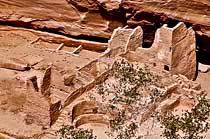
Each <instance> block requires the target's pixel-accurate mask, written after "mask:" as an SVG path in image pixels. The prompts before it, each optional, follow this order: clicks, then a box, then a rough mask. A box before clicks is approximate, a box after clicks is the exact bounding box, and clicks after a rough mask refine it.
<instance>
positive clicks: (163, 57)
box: [0, 22, 203, 138]
mask: <svg viewBox="0 0 210 139" xmlns="http://www.w3.org/2000/svg"><path fill="white" fill-rule="evenodd" d="M0 30H4V29H3V28H1V29H0ZM10 30H11V31H12V32H13V33H16V34H18V33H19V32H18V29H16V28H14V27H11V28H10ZM24 33H25V35H28V34H30V36H31V38H32V40H31V41H29V42H30V43H29V44H30V45H27V46H24V47H23V46H21V47H22V51H21V52H16V51H14V53H12V54H14V55H15V54H17V53H19V55H18V56H17V57H20V59H17V58H16V59H14V58H12V57H11V58H8V55H6V56H5V57H4V59H1V61H0V68H1V69H2V71H1V73H0V75H4V74H6V73H7V72H8V73H7V74H8V75H6V76H2V77H1V78H0V100H1V105H0V108H1V112H0V113H1V114H3V115H1V116H0V119H2V118H3V119H4V120H1V121H0V133H3V134H4V135H1V134H0V137H1V136H7V135H8V136H11V137H14V138H16V137H18V138H21V137H32V138H38V137H40V138H56V137H55V131H56V130H57V129H59V128H60V127H61V126H62V125H63V124H65V123H69V122H71V123H73V124H75V126H76V127H80V126H83V125H85V124H88V123H98V124H103V125H105V127H106V126H107V125H108V119H109V116H110V115H108V114H107V113H106V112H105V111H104V110H103V107H102V105H101V103H99V102H97V101H90V100H88V99H87V98H86V96H87V94H88V92H90V91H92V90H93V89H94V88H95V86H96V84H98V83H102V82H104V81H105V80H107V78H109V77H108V76H109V72H110V69H109V67H110V65H112V64H113V63H114V61H115V60H116V59H126V60H128V61H131V62H138V63H145V64H148V65H149V67H150V68H151V69H153V70H154V71H158V72H159V73H160V74H162V72H163V73H164V74H166V75H167V76H168V77H166V78H167V79H165V85H166V89H165V91H166V92H168V93H170V94H173V95H171V97H169V98H168V99H165V100H162V101H161V102H159V103H158V104H156V105H155V106H151V109H148V110H147V111H145V112H143V113H142V114H141V117H143V118H142V121H147V118H148V119H149V117H150V116H149V115H150V113H151V111H165V110H167V109H175V108H176V107H177V106H178V105H185V103H187V104H188V105H193V103H192V102H191V99H193V98H195V97H196V95H197V94H201V93H203V90H202V89H201V85H200V84H199V83H196V82H194V81H192V80H194V79H195V78H196V74H197V63H196V39H195V32H194V31H193V29H192V28H187V27H186V25H185V24H184V23H183V22H180V23H178V24H177V25H175V26H174V27H168V26H167V25H163V26H162V27H161V28H159V29H158V30H157V31H156V33H155V39H154V42H153V44H152V46H151V47H150V48H143V47H142V43H143V30H142V28H141V27H140V26H138V27H136V28H134V29H131V28H128V27H124V28H122V27H119V28H117V29H115V30H114V32H113V34H112V36H111V38H110V40H109V42H108V43H107V44H106V43H96V42H89V41H77V40H74V39H69V38H67V37H61V36H59V35H50V34H48V33H41V32H39V31H32V30H29V29H27V30H24ZM23 35H24V34H23ZM8 36H9V35H8ZM37 36H38V37H37ZM34 38H36V39H34ZM26 42H28V40H26ZM47 43H53V45H54V46H55V47H54V49H52V48H50V49H49V48H42V47H43V46H45V45H46V46H47ZM57 44H60V45H59V46H57ZM70 45H74V46H77V48H75V49H72V50H71V52H70V51H68V50H63V49H64V48H65V47H66V46H70ZM21 47H20V48H21ZM29 49H32V50H29ZM83 50H85V52H86V53H84V54H82V51H83ZM91 50H95V51H98V52H97V54H96V57H94V58H92V57H89V58H88V57H87V54H88V53H90V52H89V51H91ZM32 51H33V52H32ZM101 51H102V52H101ZM7 52H8V51H6V52H5V53H7ZM45 52H46V53H45ZM22 53H24V54H22ZM38 53H41V54H39V55H38ZM92 53H96V52H92ZM49 54H50V55H51V57H50V55H49ZM30 57H34V58H31V59H30ZM49 57H50V58H49ZM54 57H56V59H54ZM83 57H86V59H88V60H86V61H85V60H83ZM80 58H81V59H82V60H83V61H85V62H83V63H82V62H81V63H79V62H80V61H79V62H78V59H80ZM57 59H61V60H60V61H57ZM68 59H72V61H71V62H70V63H68V62H67V61H68ZM61 61H64V62H63V63H61ZM56 64H57V65H56ZM64 65H65V66H64ZM78 65H79V67H77V66H78ZM183 100H184V101H185V103H184V104H182V103H183V102H182V101H183ZM96 109H97V111H95V110H96ZM7 116H8V117H9V118H12V119H14V120H11V121H10V120H9V119H7V118H8V117H7ZM17 117H18V119H17ZM69 117H70V118H69ZM8 120H9V121H10V122H8V123H4V122H5V121H8ZM20 120H21V121H20ZM2 122H3V123H2ZM7 124H8V125H9V126H7ZM10 124H11V126H10ZM19 127H23V129H22V130H20V131H18V128H19ZM145 132H146V131H145ZM151 136H152V135H151ZM153 137H154V136H153Z"/></svg>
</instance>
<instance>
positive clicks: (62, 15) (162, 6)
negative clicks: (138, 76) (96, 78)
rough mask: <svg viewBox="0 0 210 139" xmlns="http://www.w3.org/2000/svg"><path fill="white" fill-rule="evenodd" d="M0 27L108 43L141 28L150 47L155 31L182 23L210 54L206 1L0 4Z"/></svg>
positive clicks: (95, 0) (68, 0)
mask: <svg viewBox="0 0 210 139" xmlns="http://www.w3.org/2000/svg"><path fill="white" fill-rule="evenodd" d="M0 3H1V5H0V21H1V23H3V24H11V25H14V26H23V27H26V28H35V29H41V30H45V31H51V32H57V33H63V34H66V35H71V36H74V37H75V36H77V37H78V36H79V37H82V38H86V39H90V40H96V41H107V40H106V39H107V38H110V36H111V33H112V31H113V30H114V29H115V28H117V27H119V26H124V25H126V24H127V25H128V26H131V27H132V26H134V27H136V26H138V25H140V26H142V28H143V30H144V45H145V47H149V46H150V45H151V44H152V42H153V39H154V34H155V31H156V29H157V28H159V27H161V26H162V25H163V24H164V23H167V24H169V25H171V26H173V25H175V24H177V22H178V21H183V22H185V23H188V24H189V25H192V26H193V28H194V30H195V31H196V34H197V37H198V38H199V45H200V48H201V49H202V50H205V51H208V52H210V48H209V46H208V45H207V44H208V42H209V40H210V39H209V37H210V33H209V30H210V29H209V28H210V3H209V1H208V0H202V1H199V0H193V1H185V0H170V1H167V0H164V1H162V0H161V1H158V0H156V1H153V0H123V1H118V0H88V1H87V0H81V1H77V0H60V1H56V2H55V1H53V2H51V1H48V0H37V1H28V0H22V1H19V0H11V1H9V2H8V1H7V0H0Z"/></svg>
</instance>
